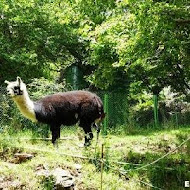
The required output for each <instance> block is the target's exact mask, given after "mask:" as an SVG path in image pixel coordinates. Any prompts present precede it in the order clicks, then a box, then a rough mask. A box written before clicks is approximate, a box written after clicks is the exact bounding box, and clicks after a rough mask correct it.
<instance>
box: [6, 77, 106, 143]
mask: <svg viewBox="0 0 190 190" xmlns="http://www.w3.org/2000/svg"><path fill="white" fill-rule="evenodd" d="M5 83H6V84H7V93H8V95H10V96H11V98H12V99H13V101H14V102H15V103H16V105H17V107H18V108H19V110H20V112H21V113H22V114H23V115H24V116H25V117H26V118H28V119H30V120H32V121H33V122H41V123H46V124H49V125H50V130H51V133H52V143H53V144H55V142H56V140H57V139H58V138H60V127H61V125H67V126H70V125H74V124H76V123H79V126H80V127H82V128H83V130H84V132H85V143H84V145H85V146H87V145H90V142H91V140H92V139H93V133H92V129H91V128H92V126H95V127H96V128H97V132H98V133H99V132H100V128H99V127H98V125H97V123H98V122H100V121H101V120H102V119H103V118H104V117H105V114H104V110H103V104H102V101H101V99H100V98H99V97H98V96H97V95H96V94H94V93H91V92H88V91H69V92H63V93H57V94H53V95H49V96H45V97H43V98H41V99H40V100H37V101H32V100H31V99H30V97H29V95H28V92H27V89H26V85H25V84H24V83H23V81H22V80H21V78H20V77H17V80H16V81H14V82H9V81H5Z"/></svg>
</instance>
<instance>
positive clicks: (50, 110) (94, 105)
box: [34, 91, 103, 125]
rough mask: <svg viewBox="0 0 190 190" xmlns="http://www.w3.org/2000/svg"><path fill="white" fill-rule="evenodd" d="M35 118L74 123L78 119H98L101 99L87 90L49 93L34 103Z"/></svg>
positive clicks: (100, 111)
mask: <svg viewBox="0 0 190 190" xmlns="http://www.w3.org/2000/svg"><path fill="white" fill-rule="evenodd" d="M34 109H35V113H36V118H37V120H38V121H40V122H43V123H50V124H51V123H52V122H53V123H55V122H56V123H60V124H63V125H74V124H75V123H77V122H78V121H79V120H80V119H83V120H84V119H85V120H92V121H94V120H95V119H98V118H99V117H101V115H102V113H103V105H102V102H101V99H100V98H99V97H98V96H97V95H95V94H93V93H91V92H87V91H70V92H65V93H58V94H54V95H49V96H46V97H44V98H42V99H41V100H39V101H37V102H35V103H34Z"/></svg>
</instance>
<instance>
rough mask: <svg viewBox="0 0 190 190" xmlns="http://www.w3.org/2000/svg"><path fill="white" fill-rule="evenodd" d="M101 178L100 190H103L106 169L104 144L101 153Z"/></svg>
mask: <svg viewBox="0 0 190 190" xmlns="http://www.w3.org/2000/svg"><path fill="white" fill-rule="evenodd" d="M101 154H102V155H101V178H100V180H101V181H100V183H101V184H100V190H102V187H103V169H104V144H102V153H101Z"/></svg>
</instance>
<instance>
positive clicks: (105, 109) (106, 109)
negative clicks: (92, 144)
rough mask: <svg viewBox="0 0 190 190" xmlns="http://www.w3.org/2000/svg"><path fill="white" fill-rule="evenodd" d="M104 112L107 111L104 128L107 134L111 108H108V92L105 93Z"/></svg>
mask: <svg viewBox="0 0 190 190" xmlns="http://www.w3.org/2000/svg"><path fill="white" fill-rule="evenodd" d="M104 112H105V113H106V117H105V118H104V129H103V134H104V135H107V128H108V117H109V110H108V94H107V93H105V94H104Z"/></svg>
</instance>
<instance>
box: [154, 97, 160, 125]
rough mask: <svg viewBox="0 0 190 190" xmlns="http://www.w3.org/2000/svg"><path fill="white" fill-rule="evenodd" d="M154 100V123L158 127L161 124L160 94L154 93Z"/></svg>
mask: <svg viewBox="0 0 190 190" xmlns="http://www.w3.org/2000/svg"><path fill="white" fill-rule="evenodd" d="M153 101H154V124H155V126H156V127H157V126H158V125H159V120H158V95H157V94H154V95H153Z"/></svg>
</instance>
